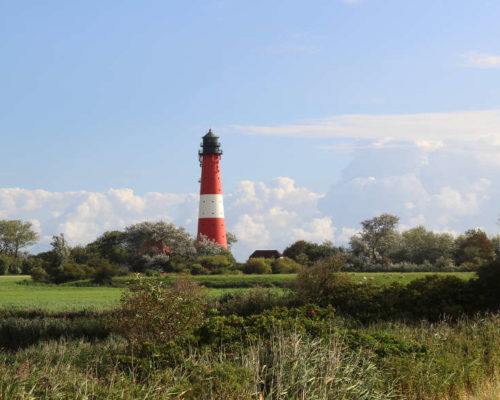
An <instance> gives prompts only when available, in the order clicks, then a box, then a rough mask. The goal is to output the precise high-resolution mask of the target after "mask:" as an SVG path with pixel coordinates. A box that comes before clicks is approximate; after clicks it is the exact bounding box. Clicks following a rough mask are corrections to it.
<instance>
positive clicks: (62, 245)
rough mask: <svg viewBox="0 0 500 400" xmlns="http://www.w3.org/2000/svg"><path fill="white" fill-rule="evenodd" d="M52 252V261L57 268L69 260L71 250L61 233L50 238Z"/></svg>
mask: <svg viewBox="0 0 500 400" xmlns="http://www.w3.org/2000/svg"><path fill="white" fill-rule="evenodd" d="M50 244H51V246H52V252H53V254H54V259H55V263H56V266H59V265H61V264H63V263H65V262H66V261H68V260H69V258H70V256H71V248H70V247H69V245H68V242H66V239H65V237H64V234H63V233H61V234H60V235H59V236H52V242H50Z"/></svg>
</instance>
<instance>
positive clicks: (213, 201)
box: [198, 194, 224, 218]
mask: <svg viewBox="0 0 500 400" xmlns="http://www.w3.org/2000/svg"><path fill="white" fill-rule="evenodd" d="M198 217H199V218H224V205H223V204H222V195H221V194H202V195H200V213H199V216H198Z"/></svg>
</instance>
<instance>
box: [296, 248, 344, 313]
mask: <svg viewBox="0 0 500 400" xmlns="http://www.w3.org/2000/svg"><path fill="white" fill-rule="evenodd" d="M344 263H345V259H344V258H342V257H333V258H329V259H323V260H320V261H317V262H316V263H315V264H314V265H313V266H312V267H308V268H304V269H302V270H301V271H300V272H299V273H298V275H297V280H296V283H295V288H296V290H297V295H298V296H299V298H301V299H303V300H304V301H305V302H310V303H314V304H319V305H326V304H331V303H332V296H335V294H336V293H337V292H338V291H341V290H344V289H345V288H346V287H350V286H352V285H353V284H354V281H353V280H352V278H351V277H350V275H348V274H345V273H341V272H340V270H341V268H342V266H343V265H344Z"/></svg>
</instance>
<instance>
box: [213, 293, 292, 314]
mask: <svg viewBox="0 0 500 400" xmlns="http://www.w3.org/2000/svg"><path fill="white" fill-rule="evenodd" d="M297 303H298V301H297V297H296V296H295V295H294V294H293V293H291V291H290V290H289V291H287V292H285V293H281V292H278V293H277V292H276V290H273V289H269V288H253V289H250V290H248V291H245V292H243V293H236V294H233V293H227V294H226V295H225V296H223V297H222V298H221V299H220V300H219V301H218V309H219V312H220V313H221V314H223V315H230V314H236V315H241V316H247V315H253V314H259V313H261V312H263V311H265V310H269V309H271V308H274V307H290V306H295V305H297Z"/></svg>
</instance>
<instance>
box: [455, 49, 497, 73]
mask: <svg viewBox="0 0 500 400" xmlns="http://www.w3.org/2000/svg"><path fill="white" fill-rule="evenodd" d="M462 58H463V60H464V62H465V65H466V66H468V67H474V68H482V69H490V68H500V56H497V55H493V54H486V53H478V52H476V51H471V52H469V53H465V54H464V55H462Z"/></svg>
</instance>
